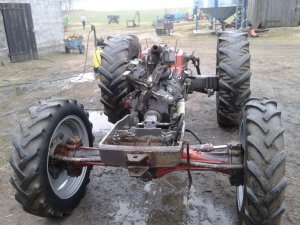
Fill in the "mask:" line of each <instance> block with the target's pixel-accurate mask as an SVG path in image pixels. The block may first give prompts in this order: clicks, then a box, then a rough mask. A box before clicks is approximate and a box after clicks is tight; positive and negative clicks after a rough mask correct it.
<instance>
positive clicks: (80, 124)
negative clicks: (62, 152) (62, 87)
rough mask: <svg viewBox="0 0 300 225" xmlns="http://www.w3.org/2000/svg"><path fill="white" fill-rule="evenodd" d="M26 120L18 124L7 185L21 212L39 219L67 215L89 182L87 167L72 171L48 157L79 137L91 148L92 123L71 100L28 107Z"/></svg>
mask: <svg viewBox="0 0 300 225" xmlns="http://www.w3.org/2000/svg"><path fill="white" fill-rule="evenodd" d="M29 113H30V117H29V118H28V119H27V120H25V121H24V122H21V123H20V132H19V134H18V136H17V137H16V138H15V139H14V141H13V144H14V146H15V149H16V154H13V155H12V157H11V159H10V164H11V166H12V168H13V170H14V175H13V177H12V178H11V183H12V185H13V186H14V187H15V189H16V195H15V198H16V200H17V201H18V202H19V203H21V205H22V206H23V209H24V210H25V211H27V212H29V213H31V214H34V215H37V216H42V217H62V216H66V215H69V214H70V213H71V212H72V210H73V209H74V208H75V207H76V206H77V205H78V204H79V202H80V200H81V199H82V198H83V196H84V194H85V190H86V185H87V184H88V182H89V174H90V170H91V168H90V167H84V168H82V169H81V170H80V169H79V171H78V169H77V171H75V172H74V171H73V170H72V168H71V169H70V167H67V166H66V164H65V163H63V162H61V161H55V160H54V159H53V158H52V156H53V154H54V150H55V149H56V147H57V146H58V145H59V144H65V143H66V142H67V141H68V140H69V138H70V137H74V136H79V137H80V138H81V140H82V144H83V145H84V146H92V144H93V135H92V124H91V123H90V122H89V119H88V114H87V113H86V112H85V111H84V108H83V106H82V105H81V104H78V103H77V102H76V101H75V100H64V99H56V100H44V101H41V102H40V103H39V104H37V105H34V106H32V107H30V108H29Z"/></svg>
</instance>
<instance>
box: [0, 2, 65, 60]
mask: <svg viewBox="0 0 300 225" xmlns="http://www.w3.org/2000/svg"><path fill="white" fill-rule="evenodd" d="M0 9H1V11H0V62H5V63H6V62H10V61H11V62H22V61H26V60H31V59H37V58H38V56H39V55H43V54H47V53H50V52H53V51H57V50H58V49H61V48H62V45H63V37H64V31H63V24H62V13H61V1H60V0H43V1H40V0H0Z"/></svg>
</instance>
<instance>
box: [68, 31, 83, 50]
mask: <svg viewBox="0 0 300 225" xmlns="http://www.w3.org/2000/svg"><path fill="white" fill-rule="evenodd" d="M82 40H83V37H82V36H79V35H75V34H74V35H70V36H68V37H67V38H65V39H64V43H65V52H66V53H67V54H70V52H71V50H73V49H78V50H79V53H80V54H84V53H85V47H84V45H83V44H82Z"/></svg>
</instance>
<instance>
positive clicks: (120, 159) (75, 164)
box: [51, 136, 244, 185]
mask: <svg viewBox="0 0 300 225" xmlns="http://www.w3.org/2000/svg"><path fill="white" fill-rule="evenodd" d="M146 149H147V150H146V151H143V146H116V145H101V143H100V145H99V147H98V148H95V147H86V146H82V142H81V139H80V137H78V136H73V137H71V138H69V140H68V142H67V144H59V145H57V147H56V148H55V150H54V155H53V157H52V159H51V161H52V165H55V164H57V163H62V162H63V164H64V165H66V166H67V172H68V174H69V176H76V174H80V173H81V168H83V167H86V166H105V167H122V168H126V169H128V172H129V176H131V177H140V178H141V179H142V180H144V181H148V180H151V179H153V178H160V177H163V176H164V175H166V174H168V173H171V172H174V171H215V172H220V173H223V174H227V175H230V182H231V184H232V185H240V184H242V182H243V178H242V177H243V168H244V160H243V151H242V146H241V144H240V143H239V142H234V141H233V142H231V143H229V144H227V145H215V146H214V145H212V144H201V145H191V146H190V145H189V143H188V142H183V143H182V145H181V147H180V148H179V149H177V148H176V146H175V148H173V149H172V148H170V147H166V146H161V147H157V146H155V147H151V146H150V147H149V146H146ZM174 149H175V150H174ZM76 171H77V172H78V173H76Z"/></svg>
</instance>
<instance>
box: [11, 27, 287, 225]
mask: <svg viewBox="0 0 300 225" xmlns="http://www.w3.org/2000/svg"><path fill="white" fill-rule="evenodd" d="M218 35H219V37H218V45H217V67H216V69H217V70H216V71H217V72H216V75H201V73H200V66H199V62H200V60H199V58H197V57H196V56H194V54H187V53H185V52H183V51H181V50H178V49H174V48H172V47H169V46H167V45H163V44H161V45H153V46H152V47H151V48H149V49H147V50H145V51H142V52H140V49H141V47H140V44H139V40H138V38H137V37H136V36H133V35H117V36H113V37H110V38H109V39H108V40H106V41H104V43H103V45H104V48H103V52H102V53H101V65H100V67H99V68H97V69H98V72H99V74H100V83H99V87H100V89H101V102H102V103H103V105H104V113H105V114H106V115H107V116H108V119H109V121H111V122H113V123H115V125H114V126H113V128H112V129H111V130H110V131H109V132H108V133H107V135H106V136H105V137H104V138H103V139H102V141H101V142H100V144H99V146H98V147H93V134H92V124H91V123H90V122H89V119H88V113H87V112H86V111H85V110H84V107H83V106H82V105H81V104H79V103H78V102H77V101H76V100H70V99H50V100H43V101H40V102H39V103H38V104H36V105H33V106H32V107H30V108H29V113H30V117H29V118H28V119H27V120H25V121H24V122H22V123H21V130H20V134H19V135H18V136H17V137H16V139H15V140H14V142H13V144H14V146H15V149H16V154H14V155H13V156H12V157H11V159H10V164H11V166H12V168H13V169H14V172H15V173H14V175H13V177H12V178H11V183H12V184H13V186H14V187H15V189H16V199H17V200H18V201H19V202H20V203H21V204H22V206H23V208H24V210H25V211H27V212H29V213H31V214H34V215H38V216H44V217H63V216H66V215H69V214H70V213H71V212H72V210H73V209H74V208H75V207H76V206H77V205H78V204H79V202H80V200H81V199H82V198H83V196H84V194H85V190H86V186H87V184H88V182H89V174H90V170H91V168H92V166H102V167H121V168H125V169H127V170H128V172H129V176H132V177H137V178H140V179H141V180H143V181H145V182H146V181H149V180H151V179H156V178H160V177H162V176H164V175H165V174H168V173H171V172H173V171H188V172H189V174H190V171H215V172H220V173H223V174H227V175H229V180H230V183H231V185H233V186H235V187H236V190H237V192H236V193H237V208H238V215H239V220H240V223H241V224H249V223H250V224H270V225H278V224H280V217H281V215H282V213H283V212H284V209H283V207H282V204H283V200H284V190H285V187H286V185H287V183H286V179H285V159H286V152H285V151H284V150H283V132H284V129H283V127H282V124H281V113H280V111H279V110H278V108H277V104H276V103H275V102H273V101H271V100H269V99H266V98H262V99H260V98H248V97H249V96H250V76H251V71H250V54H249V41H248V40H247V34H246V33H240V32H222V33H219V34H218ZM189 62H191V63H192V64H193V65H194V67H195V70H196V72H197V74H194V72H193V71H192V70H191V69H190V68H189V66H188V65H189ZM193 92H199V93H205V94H207V95H208V96H212V95H213V94H214V93H215V92H216V102H217V121H218V123H219V125H220V126H225V127H234V126H238V125H240V126H239V140H236V141H231V142H230V143H227V144H221V145H213V144H211V143H202V142H201V141H200V139H199V138H198V141H199V144H197V145H191V144H190V143H189V142H188V141H187V140H186V138H185V134H186V132H189V130H188V129H186V113H185V103H186V100H187V97H188V94H191V93H193ZM195 136H196V135H195ZM196 137H197V136H196Z"/></svg>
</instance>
